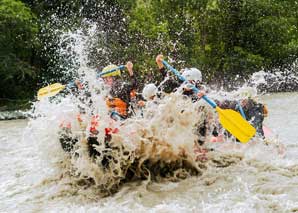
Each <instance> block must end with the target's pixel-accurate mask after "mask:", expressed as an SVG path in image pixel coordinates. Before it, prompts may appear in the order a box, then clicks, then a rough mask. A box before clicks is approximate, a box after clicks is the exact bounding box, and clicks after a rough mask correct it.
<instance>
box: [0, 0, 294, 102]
mask: <svg viewBox="0 0 298 213" xmlns="http://www.w3.org/2000/svg"><path fill="white" fill-rule="evenodd" d="M22 2H23V3H22ZM22 2H21V1H20V0H0V30H1V34H0V90H1V94H0V98H12V99H13V98H22V99H25V98H27V97H30V96H31V95H32V94H34V93H35V92H36V90H37V88H36V87H37V84H38V83H39V82H41V81H45V82H53V81H57V80H58V81H61V79H62V78H63V77H65V76H61V75H63V74H64V73H66V72H65V70H67V69H69V67H71V66H72V64H71V63H69V62H70V61H71V60H72V55H71V54H70V55H67V56H65V57H64V58H61V57H60V56H59V54H58V52H59V48H60V47H59V45H58V44H59V40H58V39H57V38H58V37H59V33H62V32H64V31H72V30H73V29H76V28H77V27H78V26H81V25H82V22H83V20H88V21H91V22H96V23H97V25H98V29H100V30H102V31H103V32H100V33H98V34H97V35H96V36H97V38H96V39H97V41H98V42H97V45H94V46H93V47H90V55H89V58H90V66H93V67H99V68H100V67H101V66H105V65H106V64H107V63H109V62H113V63H115V64H123V63H125V61H127V60H132V61H133V62H134V63H135V69H136V70H138V72H137V73H139V74H140V75H139V77H140V78H141V79H145V80H146V77H147V76H150V75H153V74H154V72H156V69H157V67H156V64H155V56H156V55H157V54H159V53H163V54H164V55H165V56H168V57H169V58H171V59H174V60H175V61H176V63H175V67H177V68H182V67H185V66H189V67H190V66H195V67H198V68H200V69H201V70H202V71H203V74H204V78H205V80H207V81H211V80H213V79H221V80H223V79H231V78H234V77H235V76H236V75H239V76H240V77H243V78H245V77H247V76H249V75H250V74H252V73H253V72H255V71H258V70H260V69H267V70H271V69H274V68H281V69H285V68H287V66H290V65H292V64H293V62H294V61H295V60H297V54H298V32H297V29H298V28H297V27H298V21H297V20H298V4H297V3H296V1H294V0H238V1H234V0H112V1H105V0H88V1H81V0H73V1H69V0H22ZM53 17H54V18H53ZM40 26H42V27H40ZM55 29H59V30H58V31H55ZM62 45H65V44H62ZM98 47H100V48H98ZM61 67H62V68H61ZM63 69H64V70H63ZM68 71H69V70H68ZM141 79H140V80H141Z"/></svg>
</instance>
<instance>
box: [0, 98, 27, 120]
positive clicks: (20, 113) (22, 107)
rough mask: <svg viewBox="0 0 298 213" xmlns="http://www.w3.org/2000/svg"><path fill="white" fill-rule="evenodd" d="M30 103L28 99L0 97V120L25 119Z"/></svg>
mask: <svg viewBox="0 0 298 213" xmlns="http://www.w3.org/2000/svg"><path fill="white" fill-rule="evenodd" d="M31 103H32V100H29V99H21V100H19V99H14V100H12V99H0V120H14V119H25V118H26V117H27V116H26V112H27V111H28V110H30V109H31Z"/></svg>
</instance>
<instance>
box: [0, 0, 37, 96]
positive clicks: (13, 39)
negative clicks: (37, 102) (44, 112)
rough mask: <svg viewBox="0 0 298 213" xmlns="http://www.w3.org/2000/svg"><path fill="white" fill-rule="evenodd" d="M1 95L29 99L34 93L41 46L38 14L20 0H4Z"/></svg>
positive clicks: (1, 3) (0, 12) (0, 10)
mask: <svg viewBox="0 0 298 213" xmlns="http://www.w3.org/2000/svg"><path fill="white" fill-rule="evenodd" d="M0 31H1V35H0V87H1V94H0V98H28V97H29V96H31V95H32V94H33V92H34V89H33V88H35V80H36V76H37V68H36V67H33V66H32V65H33V64H34V62H35V57H36V55H35V48H36V47H37V46H38V43H37V41H36V40H35V39H36V35H37V32H38V26H37V24H36V17H35V16H34V14H32V12H31V11H30V8H28V7H26V6H25V5H24V4H23V3H22V2H20V1H18V0H0Z"/></svg>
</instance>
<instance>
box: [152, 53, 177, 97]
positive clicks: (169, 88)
mask: <svg viewBox="0 0 298 213" xmlns="http://www.w3.org/2000/svg"><path fill="white" fill-rule="evenodd" d="M163 59H164V58H163V55H162V54H159V55H158V56H157V57H156V59H155V61H156V64H157V66H158V69H159V73H160V75H161V78H160V81H158V82H156V84H157V85H160V84H161V83H162V86H161V89H162V90H163V91H164V92H166V93H170V92H173V91H174V90H175V89H176V88H178V87H179V86H180V85H181V83H182V81H180V80H179V79H176V78H168V79H167V80H166V81H164V80H165V78H166V77H167V71H166V68H165V67H164V65H163V63H162V61H163Z"/></svg>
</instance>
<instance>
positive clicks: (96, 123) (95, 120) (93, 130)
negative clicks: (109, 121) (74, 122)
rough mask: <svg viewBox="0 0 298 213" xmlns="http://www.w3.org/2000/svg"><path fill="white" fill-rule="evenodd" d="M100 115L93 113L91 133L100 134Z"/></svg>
mask: <svg viewBox="0 0 298 213" xmlns="http://www.w3.org/2000/svg"><path fill="white" fill-rule="evenodd" d="M98 120H99V116H98V115H93V116H92V118H91V125H90V129H89V131H90V133H92V134H93V135H97V134H98V130H97V127H98V126H99V121H98Z"/></svg>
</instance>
